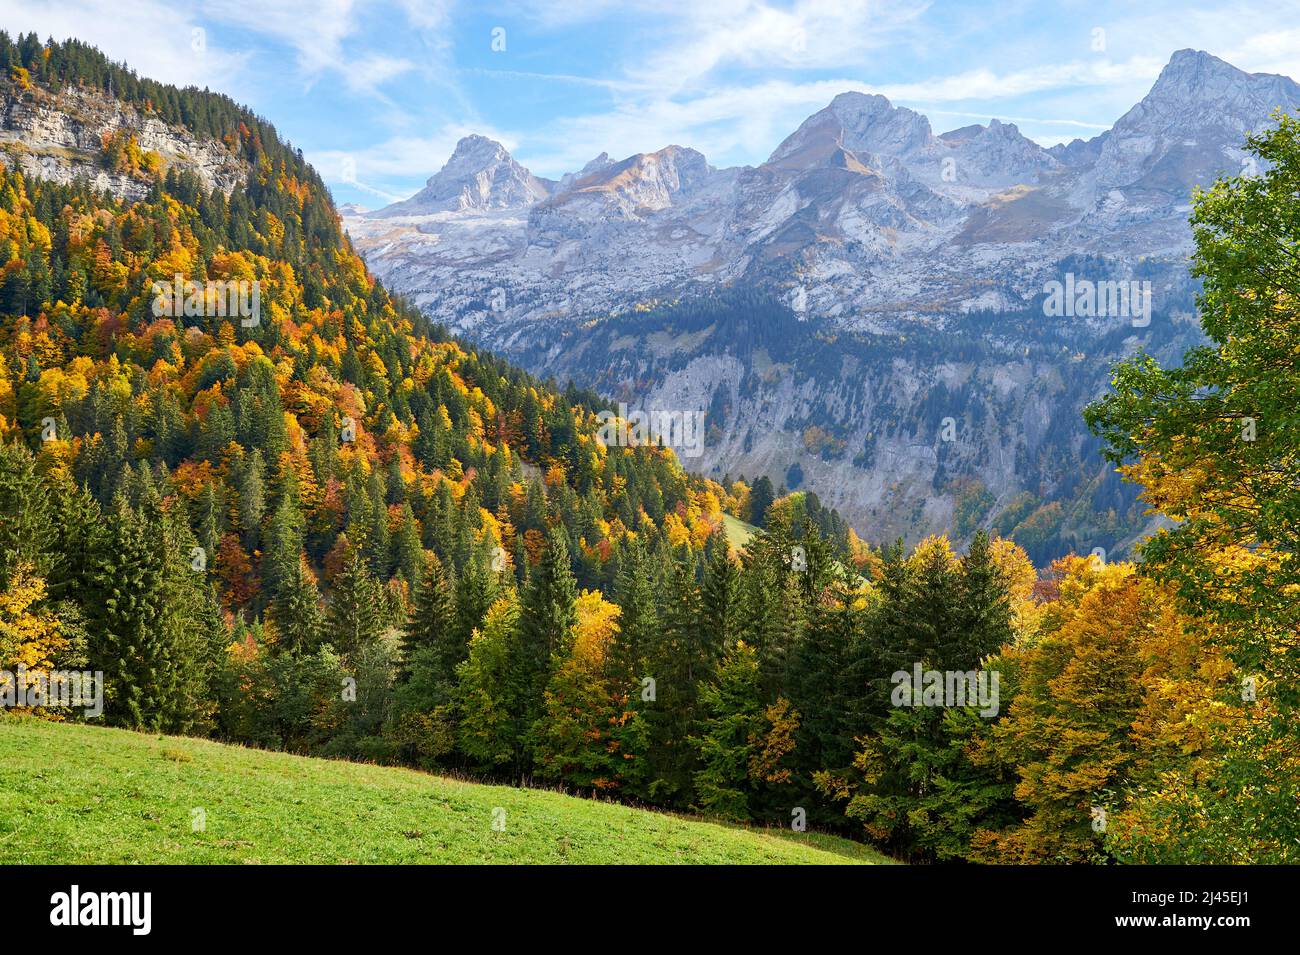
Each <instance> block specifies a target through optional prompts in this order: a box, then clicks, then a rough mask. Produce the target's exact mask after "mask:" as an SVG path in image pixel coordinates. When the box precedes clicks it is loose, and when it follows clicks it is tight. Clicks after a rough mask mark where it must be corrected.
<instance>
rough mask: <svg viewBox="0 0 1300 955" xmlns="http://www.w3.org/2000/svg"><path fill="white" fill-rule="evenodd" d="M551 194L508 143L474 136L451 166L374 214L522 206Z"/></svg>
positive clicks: (464, 143) (460, 147)
mask: <svg viewBox="0 0 1300 955" xmlns="http://www.w3.org/2000/svg"><path fill="white" fill-rule="evenodd" d="M550 192H551V190H550V188H549V186H548V184H547V183H546V182H545V181H543V180H541V179H538V178H537V177H536V176H534V175H533V174H532V173H531V172H529V171H528V170H527V169H526V168H524V167H523V166H521V165H519V163H517V162H515V160H514V157H513V156H511V155H510V152H509V151H508V150H507V149H506V148H505V147H504V146H503V145H501V144H500V143H499V142H497V141H496V140H494V139H488V138H487V137H486V136H480V135H478V134H473V135H470V136H466V137H464V138H463V139H461V140H460V142H458V143H457V144H456V149H455V150H454V151H453V152H452V154H451V158H450V159H448V160H447V164H446V165H445V166H443V167H442V169H440V170H439V171H438V172H437V173H436V174H434V175H433V176H430V177H429V180H428V182H426V183H425V186H424V188H423V189H421V190H420V191H419V192H417V193H416V194H415V195H413V196H412V197H411V198H410V199H407V200H405V201H403V202H397V203H394V204H393V205H391V206H387V207H385V208H383V209H381V210H379V212H377V213H375V214H376V215H377V216H393V215H427V214H429V213H434V212H463V211H469V210H479V211H482V210H489V209H514V208H523V207H526V206H530V205H532V204H533V203H535V202H539V201H541V200H542V199H545V198H546V197H547V196H548V195H550Z"/></svg>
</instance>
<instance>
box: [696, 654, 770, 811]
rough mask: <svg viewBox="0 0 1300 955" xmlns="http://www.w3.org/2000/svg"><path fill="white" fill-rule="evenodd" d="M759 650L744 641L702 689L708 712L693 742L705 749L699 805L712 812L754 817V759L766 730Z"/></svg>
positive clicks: (698, 782)
mask: <svg viewBox="0 0 1300 955" xmlns="http://www.w3.org/2000/svg"><path fill="white" fill-rule="evenodd" d="M759 694H760V689H759V673H758V656H757V654H755V653H754V650H753V649H752V648H751V647H749V646H747V645H746V644H745V643H744V642H743V641H742V642H740V643H738V644H736V646H735V647H734V648H733V649H732V650H731V652H730V653H729V654H728V655H727V658H726V660H725V661H724V663H723V665H722V668H721V670H720V671H719V673H718V682H717V683H716V684H710V685H707V686H705V687H704V688H703V690H702V691H701V699H702V702H703V704H704V712H705V718H704V720H703V722H702V724H701V727H700V733H699V735H698V736H696V737H693V738H692V740H691V742H692V744H693V745H694V747H695V749H696V750H697V752H698V753H699V764H700V768H699V769H698V770H697V771H696V773H695V777H694V780H693V782H694V789H695V806H696V807H697V808H698V809H699V810H700V811H701V812H705V813H709V814H710V815H717V816H721V817H723V818H726V819H735V820H738V821H745V820H748V819H750V818H751V811H750V804H749V801H750V789H751V786H750V780H749V764H750V760H751V759H752V758H753V756H754V752H755V745H754V740H755V738H756V737H757V736H758V734H759V733H760V732H761V731H762V710H763V707H762V703H761V702H760V699H759Z"/></svg>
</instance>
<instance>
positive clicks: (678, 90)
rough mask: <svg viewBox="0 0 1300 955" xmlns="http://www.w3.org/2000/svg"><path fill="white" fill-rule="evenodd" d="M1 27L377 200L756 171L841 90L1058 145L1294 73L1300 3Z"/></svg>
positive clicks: (204, 5) (371, 11)
mask: <svg viewBox="0 0 1300 955" xmlns="http://www.w3.org/2000/svg"><path fill="white" fill-rule="evenodd" d="M0 25H3V27H4V28H5V29H7V30H9V31H10V32H11V33H14V32H19V31H21V32H27V31H29V30H36V31H37V32H38V33H40V34H41V36H42V37H44V36H47V35H53V36H55V37H59V38H62V37H66V36H77V37H79V38H80V39H83V40H86V41H88V42H91V43H94V44H96V45H97V46H99V47H100V48H102V49H103V50H104V51H105V52H107V53H108V54H109V55H110V56H111V57H113V58H114V59H117V60H125V61H126V62H127V63H128V65H130V66H131V67H133V68H134V69H136V70H137V71H138V72H140V73H142V74H144V75H148V76H152V77H154V78H156V79H160V80H165V81H168V82H174V83H180V84H191V83H193V84H196V85H199V86H208V87H210V88H212V89H214V90H220V91H222V92H225V93H228V94H230V95H231V96H233V97H234V98H235V99H237V100H240V101H241V102H245V103H247V104H249V105H250V106H252V107H253V108H254V109H255V110H256V111H257V112H258V113H260V114H261V115H263V116H266V117H267V118H269V119H270V120H271V121H272V122H273V123H274V124H275V125H276V127H277V128H278V129H279V130H280V132H281V133H282V135H284V136H286V137H287V138H289V139H290V140H292V141H293V142H294V143H295V144H296V145H298V146H300V147H301V148H302V149H303V150H304V152H305V153H306V154H307V156H308V158H309V159H310V160H311V161H312V162H313V163H314V164H315V165H316V166H317V168H318V169H319V170H320V171H321V173H322V175H324V177H325V179H326V181H327V182H328V183H329V184H330V186H331V188H332V189H333V190H334V193H335V196H336V198H337V199H338V200H339V201H340V202H358V203H361V204H363V205H366V206H370V207H375V206H379V205H383V204H385V203H387V202H389V201H392V200H394V199H397V198H402V197H405V196H407V195H410V194H411V193H413V192H414V191H416V190H417V189H418V188H419V187H420V186H422V185H423V183H424V181H425V179H427V178H428V177H429V176H430V175H432V174H433V173H434V172H436V171H437V170H438V169H439V168H440V167H441V166H442V164H443V163H444V162H445V161H446V159H447V157H448V156H449V155H450V154H451V150H452V149H453V147H454V146H455V143H456V140H457V139H459V137H460V136H462V135H465V134H467V133H470V132H479V133H483V134H484V135H488V136H492V137H493V138H496V139H499V140H500V141H501V142H503V143H505V144H506V146H508V147H509V148H510V149H511V151H512V152H513V153H514V154H515V156H516V158H518V159H519V161H520V162H522V163H524V164H525V165H527V166H528V167H529V168H530V169H532V170H533V171H534V172H535V173H537V174H539V175H544V176H549V177H552V178H558V177H559V176H560V175H561V174H563V173H564V172H567V171H571V170H575V169H577V168H579V167H581V166H582V165H583V164H584V163H586V162H587V160H589V159H590V158H592V157H593V156H595V155H597V154H598V153H600V152H602V151H606V152H608V153H609V154H610V155H611V156H614V157H615V158H623V157H624V156H628V155H631V154H632V153H635V152H642V151H649V150H654V149H658V148H661V147H663V146H666V145H668V144H670V143H677V144H679V145H686V146H693V147H695V148H697V149H699V150H700V151H702V152H703V153H704V154H705V155H706V156H707V157H708V159H709V161H710V162H712V163H713V164H714V165H717V166H726V165H736V164H742V163H750V164H754V163H758V162H761V161H762V160H763V159H764V158H766V156H767V155H768V154H769V153H770V152H771V151H772V149H773V148H774V147H775V146H776V145H777V143H779V142H780V141H781V139H783V138H784V137H785V136H786V135H787V134H789V133H790V132H791V131H792V130H793V129H794V128H795V127H796V126H798V124H799V123H800V122H801V121H802V120H803V119H804V118H806V117H807V116H808V115H809V114H811V113H813V112H815V111H816V110H817V109H820V108H821V107H822V106H824V105H826V103H827V102H829V101H830V99H831V98H832V97H833V96H834V95H835V94H836V93H839V92H842V91H844V90H848V89H858V90H864V91H872V92H880V93H883V94H885V95H886V96H888V97H889V98H890V99H891V100H893V101H894V102H895V103H896V104H901V105H906V106H910V107H912V108H913V109H916V110H918V111H920V112H922V113H924V114H926V115H927V116H928V117H929V118H930V121H931V123H932V124H933V126H934V127H935V129H936V131H938V132H942V131H944V130H947V129H951V128H954V127H957V126H962V125H966V124H968V123H972V122H987V121H988V120H989V119H990V118H992V117H997V118H998V119H1001V120H1004V121H1010V122H1015V123H1016V124H1017V125H1019V126H1020V128H1021V130H1022V131H1023V132H1024V133H1025V134H1026V135H1028V136H1030V137H1031V138H1033V139H1036V140H1038V141H1039V142H1042V143H1044V144H1050V143H1054V142H1060V141H1068V140H1070V139H1073V138H1074V137H1076V136H1082V137H1083V138H1088V137H1090V136H1094V135H1096V134H1097V133H1099V132H1101V131H1102V130H1104V129H1105V128H1107V127H1108V126H1109V125H1110V124H1111V123H1113V122H1114V121H1115V120H1116V119H1117V118H1118V117H1119V116H1120V115H1122V114H1123V113H1124V111H1125V110H1127V109H1128V108H1129V107H1130V106H1132V105H1133V104H1134V103H1135V102H1137V101H1138V100H1139V99H1140V98H1141V97H1142V95H1143V94H1144V93H1145V92H1146V91H1147V89H1149V88H1150V85H1151V83H1152V82H1153V81H1154V79H1155V77H1156V75H1157V74H1158V73H1159V71H1160V68H1161V67H1162V66H1163V65H1164V64H1165V63H1166V62H1167V61H1168V59H1169V56H1170V54H1171V53H1173V51H1175V50H1178V49H1181V48H1183V47H1193V48H1196V49H1204V50H1208V51H1209V52H1211V53H1213V54H1215V55H1216V56H1219V57H1222V58H1223V59H1225V60H1227V61H1228V62H1230V63H1233V64H1234V65H1236V66H1239V67H1241V68H1242V69H1245V70H1249V71H1252V72H1276V73H1284V74H1286V75H1289V76H1292V77H1295V78H1298V79H1300V0H1272V2H1244V3H1228V2H1220V3H1197V2H1195V0H1192V2H1165V0H1151V2H1148V3H1142V4H1135V3H1120V2H1109V0H1086V2H1083V0H1059V2H1039V3H1027V2H1015V0H1011V2H1006V0H1004V2H912V0H897V2H895V0H873V2H866V0H863V2H858V0H838V2H829V0H802V2H798V0H797V2H757V0H686V2H677V0H654V2H642V0H549V2H528V0H520V2H514V3H457V2H454V0H374V2H371V0H280V2H278V0H260V2H255V3H254V2H248V0H207V2H189V0H0ZM196 31H200V32H196Z"/></svg>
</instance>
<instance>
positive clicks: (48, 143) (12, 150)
mask: <svg viewBox="0 0 1300 955" xmlns="http://www.w3.org/2000/svg"><path fill="white" fill-rule="evenodd" d="M119 131H125V132H126V133H129V134H130V135H132V136H134V137H135V140H136V143H137V144H138V145H139V147H140V149H141V150H142V151H145V152H156V153H158V155H159V156H161V157H162V160H163V163H164V166H165V167H166V168H171V167H180V168H184V169H189V170H192V171H193V172H195V173H196V174H197V175H198V176H199V177H200V178H201V179H202V180H203V182H204V184H205V185H206V186H207V187H208V188H209V189H211V188H214V187H219V188H221V189H222V190H224V191H225V192H227V193H228V192H230V190H231V189H233V188H234V187H235V185H236V184H237V183H240V182H242V181H243V180H244V178H245V176H246V174H247V170H246V168H245V166H244V164H243V163H242V162H241V161H240V160H239V159H238V158H237V157H235V156H233V155H231V153H230V151H229V150H228V149H227V148H226V147H225V146H224V145H223V144H222V143H219V142H215V141H212V140H199V139H196V138H195V137H194V136H192V135H190V134H188V133H186V132H184V131H183V130H179V129H177V128H175V127H172V126H170V125H168V124H167V123H164V122H162V121H161V120H159V119H158V118H156V117H154V116H150V115H147V114H145V113H141V112H140V111H138V110H136V109H134V108H133V107H131V106H128V105H126V104H124V103H121V102H119V101H118V100H115V99H110V98H108V97H106V96H101V95H99V94H97V93H94V92H87V91H85V90H79V89H67V90H64V91H62V92H60V93H58V94H50V93H48V92H45V91H41V90H35V89H33V90H27V91H18V90H16V89H9V90H5V91H3V92H0V162H3V163H5V165H6V166H9V165H17V167H18V168H19V169H21V170H22V171H23V172H24V173H26V174H28V175H32V176H37V177H39V178H42V179H49V180H53V181H55V182H61V183H67V182H71V181H72V180H73V179H75V178H77V177H83V178H85V179H87V180H89V181H90V182H91V183H92V184H93V185H94V186H95V188H97V189H106V190H108V191H110V192H113V193H114V194H116V195H119V196H122V197H124V198H128V199H139V198H142V197H143V196H144V195H145V194H146V193H147V192H148V190H149V184H148V182H147V181H145V180H144V179H142V178H139V177H133V176H130V175H125V174H122V173H116V172H114V171H112V170H110V169H108V168H106V166H105V165H104V163H103V160H102V157H103V154H104V141H105V138H106V137H108V136H112V135H113V134H115V133H118V132H119Z"/></svg>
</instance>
